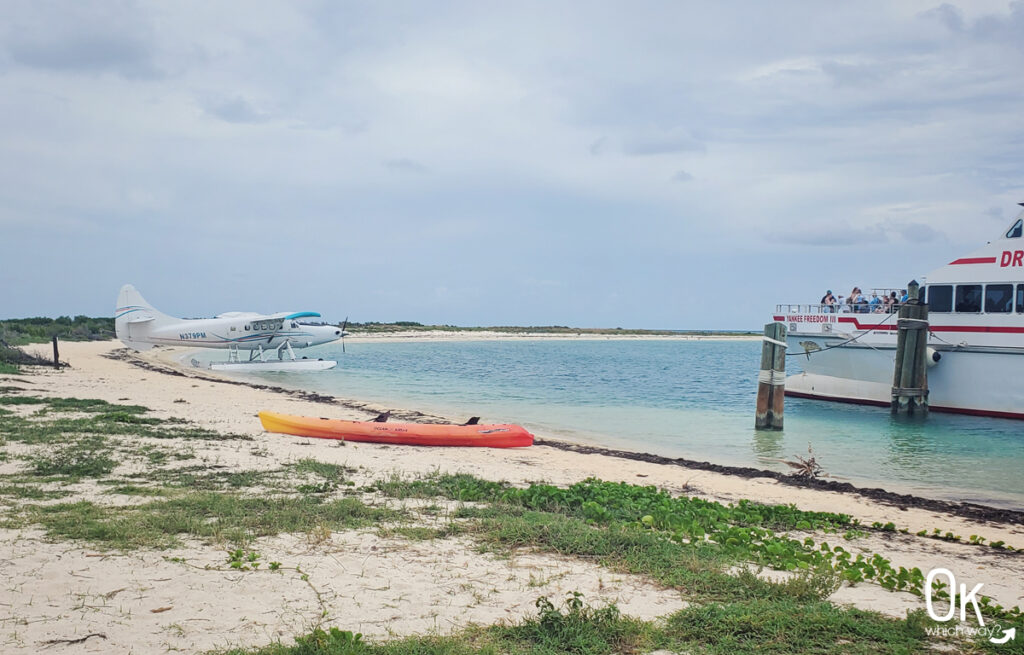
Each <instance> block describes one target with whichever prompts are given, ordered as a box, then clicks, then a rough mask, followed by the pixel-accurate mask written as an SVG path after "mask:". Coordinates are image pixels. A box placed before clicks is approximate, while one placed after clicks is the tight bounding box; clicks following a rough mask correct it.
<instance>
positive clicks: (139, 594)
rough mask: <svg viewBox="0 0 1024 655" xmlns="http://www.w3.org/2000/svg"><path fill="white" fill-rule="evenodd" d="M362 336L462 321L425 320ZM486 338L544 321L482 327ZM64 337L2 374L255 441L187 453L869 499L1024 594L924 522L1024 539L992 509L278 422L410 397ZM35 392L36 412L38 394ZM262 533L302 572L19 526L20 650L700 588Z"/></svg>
mask: <svg viewBox="0 0 1024 655" xmlns="http://www.w3.org/2000/svg"><path fill="white" fill-rule="evenodd" d="M361 338H365V339H383V338H389V339H445V338H460V337H457V336H451V335H448V336H446V335H437V334H435V335H423V334H415V333H410V334H408V335H406V334H392V335H388V336H387V337H361ZM473 338H529V337H519V336H517V337H499V336H497V335H491V336H481V335H480V333H474V335H473ZM622 338H631V337H629V336H624V337H622ZM680 338H698V339H699V338H701V337H680ZM736 338H750V337H736ZM755 338H756V337H755ZM354 339H355V337H353V340H354ZM61 353H62V358H63V359H64V360H66V361H67V362H68V363H69V364H70V367H69V368H65V369H62V370H59V371H58V370H52V369H38V370H31V371H29V372H28V374H26V375H10V376H0V385H3V386H5V387H10V388H12V389H11V391H10V392H11V393H15V394H26V395H35V396H40V397H48V398H54V397H73V398H97V399H102V400H105V401H108V402H111V403H121V404H137V405H143V406H145V407H147V408H149V409H150V410H152V412H151V414H152V415H153V416H155V417H158V418H162V419H172V418H173V419H187V420H188V421H191V422H192V423H194V424H195V425H197V426H200V427H202V428H205V429H208V430H215V431H217V432H220V433H225V434H235V435H244V436H245V437H247V438H248V439H251V440H244V441H242V440H222V441H216V440H202V441H189V442H186V441H185V440H173V439H163V440H155V439H153V440H150V439H141V441H153V442H154V444H155V443H156V442H157V441H159V446H160V447H161V448H170V449H181V450H187V451H188V453H189V457H190V459H189V460H187V461H184V462H183V463H182V465H185V464H189V463H195V462H202V463H204V464H206V465H209V466H215V467H217V470H218V471H221V472H232V471H260V470H271V469H278V468H279V467H281V466H282V464H287V463H294V462H297V461H300V460H303V459H306V458H313V459H316V460H318V461H322V462H327V463H333V464H339V465H343V466H344V467H345V469H346V471H351V473H350V474H349V476H350V478H351V480H352V483H353V484H354V485H355V487H356V488H361V487H362V486H363V485H367V484H370V483H372V482H373V481H374V480H380V479H382V478H387V477H389V476H397V477H414V476H418V475H425V474H431V473H435V472H450V473H469V474H473V475H475V476H479V477H481V478H484V479H487V480H505V481H508V482H510V483H513V484H517V485H522V484H527V483H530V482H538V481H543V482H548V483H551V484H555V485H567V484H571V483H574V482H578V481H580V480H583V479H586V478H589V477H597V478H600V479H603V480H608V481H622V482H628V483H632V484H643V485H655V486H657V487H660V488H664V489H666V490H670V491H672V492H673V493H676V494H686V495H691V496H697V497H701V498H705V499H708V500H715V501H720V502H726V503H728V502H735V501H738V500H740V499H752V500H756V501H758V502H761V503H769V504H793V505H796V506H797V507H799V508H800V509H803V510H811V511H823V512H840V513H845V514H849V515H851V516H853V517H856V518H857V519H859V520H860V521H861V523H862V524H863V525H871V524H872V523H874V522H879V523H883V524H884V523H888V522H893V523H895V524H896V526H897V527H898V528H902V529H906V530H907V531H908V532H909V534H902V533H899V532H896V533H893V532H879V531H868V532H867V534H866V535H864V536H862V537H860V538H857V539H854V540H852V541H850V542H849V544H848V546H847V547H848V548H849V549H850V550H852V551H854V552H858V551H860V552H865V553H879V554H882V555H884V556H885V557H888V558H889V559H890V560H891V561H892V562H893V564H894V565H901V566H907V567H911V566H914V567H920V568H921V569H922V570H928V569H931V568H934V567H940V566H941V567H944V568H947V569H949V570H951V571H954V572H955V573H956V574H957V575H958V576H963V579H964V580H968V579H969V580H972V581H974V582H983V583H984V584H985V589H984V593H985V594H987V595H990V596H991V597H992V598H993V599H995V600H996V601H998V602H999V603H1001V604H1002V605H1005V606H1019V605H1024V558H1022V557H1021V556H1019V555H1017V554H1016V553H1007V552H1004V551H999V550H995V549H991V548H988V547H979V546H975V545H971V544H967V543H962V542H961V543H954V542H947V541H942V540H937V539H931V538H925V537H918V536H914V533H916V532H918V531H921V530H924V531H927V532H928V533H931V532H932V531H933V530H935V529H939V530H940V531H941V532H943V533H945V532H952V533H954V534H957V535H963V536H964V538H965V540H966V537H967V536H968V535H981V536H984V538H985V539H987V540H988V542H994V541H1002V542H1005V543H1006V544H1008V545H1010V546H1013V547H1015V548H1024V527H1022V526H1021V525H1019V524H1014V523H1012V522H1011V523H1006V522H1003V523H992V522H982V521H978V520H973V519H970V518H965V517H961V516H956V515H954V514H952V513H949V512H942V511H934V510H930V509H927V510H926V509H920V508H915V507H912V506H903V507H900V506H897V505H895V504H892V503H884V502H877V501H874V500H872V499H870V498H867V497H864V496H862V495H857V494H850V493H838V492H832V491H823V490H818V489H810V488H801V487H795V486H790V485H788V484H783V483H780V481H779V480H777V479H774V478H770V477H754V478H749V477H746V478H745V477H739V476H735V475H727V474H722V473H716V472H713V471H702V470H693V469H689V468H686V467H685V466H678V465H666V464H659V463H650V462H643V461H635V460H630V459H623V458H619V457H610V456H607V455H603V454H595V453H590V454H588V453H578V452H572V451H568V450H565V449H562V448H555V447H548V446H544V445H535V446H533V447H531V448H528V449H513V450H492V449H458V450H454V449H421V448H413V447H402V446H380V445H373V444H354V443H346V444H339V443H337V442H328V441H322V440H312V439H304V438H300V437H291V436H285V435H277V434H268V433H265V432H264V431H263V430H262V429H261V427H260V423H259V421H258V419H257V418H256V413H257V411H259V410H271V411H277V412H284V413H290V414H301V415H314V416H330V417H333V418H349V419H358V420H365V419H367V418H368V417H371V416H373V415H374V414H375V413H377V412H378V411H381V410H383V409H393V408H382V407H374V406H369V405H366V404H365V403H361V402H359V401H358V399H341V398H339V399H324V398H310V397H303V395H302V394H298V393H285V392H282V391H281V390H275V389H269V388H265V387H264V388H260V386H261V385H249V384H245V383H239V382H238V381H237V380H230V379H226V378H221V377H218V376H217V375H215V374H211V373H210V372H207V371H200V370H197V369H191V368H187V367H183V366H180V365H179V364H178V363H177V362H178V360H179V359H180V357H181V355H182V352H180V351H173V350H170V349H161V350H156V351H152V352H150V353H143V354H137V353H130V352H128V351H125V350H123V348H122V346H121V344H120V343H119V342H90V343H64V344H62V345H61ZM16 409H17V411H18V412H19V415H26V416H27V415H28V412H29V411H30V410H31V409H32V408H31V406H26V407H18V408H16ZM399 415H401V412H396V416H399ZM413 418H416V417H413ZM484 419H485V420H486V417H484ZM0 420H4V419H3V417H0ZM537 436H538V437H539V438H541V439H542V440H543V439H544V435H537ZM33 448H35V447H33V446H30V445H26V444H20V443H19V444H15V443H9V444H7V445H6V451H7V453H8V457H6V458H5V459H4V460H3V461H2V462H0V473H3V474H6V475H13V474H17V473H19V472H20V471H22V470H24V467H25V462H24V460H22V459H19V456H22V455H26V454H30V453H31V452H33ZM146 470H147V469H146V464H145V462H138V461H133V462H124V463H122V464H120V465H119V467H118V469H116V470H115V474H125V473H130V472H143V473H144V472H145V471H146ZM71 491H72V495H71V496H70V497H66V498H63V499H61V500H60V501H50V500H43V501H39V502H40V503H41V504H47V503H53V502H65V503H67V502H74V501H76V500H88V501H91V502H93V503H97V504H104V505H112V506H113V505H116V506H122V505H129V504H131V503H135V502H144V501H145V499H142V498H139V497H134V496H133V497H128V496H125V495H118V494H116V493H110V492H109V488H104V487H103V486H102V485H99V484H97V483H96V482H94V481H88V480H84V481H80V482H77V483H76V484H74V485H73V487H72V489H71ZM364 497H365V498H370V496H368V495H367V494H364ZM4 502H5V503H6V504H7V505H9V507H7V508H6V509H5V511H12V510H11V507H10V505H12V503H11V502H9V501H4ZM374 502H383V501H374ZM434 504H435V505H438V507H437V508H436V509H435V510H433V511H435V513H437V516H438V518H437V519H436V520H437V521H441V520H442V519H444V518H446V517H449V516H450V513H451V512H452V511H453V508H454V507H455V505H456V504H454V503H445V502H440V503H434ZM424 520H426V521H427V524H428V525H429V524H430V520H429V519H424ZM251 548H252V550H253V551H254V552H255V551H258V552H259V554H260V558H261V560H260V561H262V562H271V561H274V562H281V563H282V570H281V571H278V572H274V573H272V572H271V571H269V570H267V567H263V568H262V569H260V570H239V569H234V568H230V567H229V566H227V565H226V564H225V561H226V559H225V551H226V545H225V544H217V543H207V542H203V541H199V540H189V541H188V542H187V543H185V544H183V545H180V546H176V547H172V548H168V549H155V548H153V549H137V550H133V551H130V552H121V551H118V550H116V549H99V548H96V547H95V546H93V545H90V544H87V543H81V542H79V541H71V540H62V539H55V538H53V537H50V536H47V535H46V534H45V533H44V532H43V531H42V530H40V529H36V528H34V527H21V528H7V529H0V575H3V577H4V578H5V580H6V583H5V585H4V587H3V590H2V591H0V608H2V609H0V612H2V617H0V649H2V650H3V652H4V653H35V652H38V650H39V649H40V647H41V644H44V643H45V642H47V641H48V640H54V639H77V638H81V637H86V636H87V635H90V634H102V635H103V638H100V637H92V638H88V639H86V640H85V641H83V642H81V643H79V644H77V645H76V646H75V647H74V648H75V652H102V653H129V652H137V653H138V652H158V651H161V652H162V651H168V650H175V651H179V652H190V653H191V652H202V651H204V650H208V649H211V648H222V647H227V646H237V645H243V646H248V645H259V644H266V643H269V642H272V641H276V640H281V641H290V640H291V638H292V637H294V636H296V635H299V634H303V633H305V632H308V631H309V630H310V629H311V628H312V627H314V626H317V625H324V626H326V625H337V626H339V627H341V628H343V629H348V630H354V631H359V632H362V633H363V634H364V635H367V636H368V637H375V638H387V637H389V636H394V635H408V634H426V633H431V632H435V633H440V634H447V633H449V632H451V631H452V630H455V629H458V628H460V627H462V626H465V625H468V624H470V623H475V624H481V625H488V624H493V623H495V622H497V621H501V620H509V619H516V618H519V617H523V616H526V615H528V614H531V613H533V612H534V606H533V603H534V600H535V599H536V598H537V597H538V596H540V595H547V596H550V597H564V595H565V594H566V593H567V592H569V591H572V590H579V591H582V592H583V593H584V594H585V595H586V597H587V598H588V599H589V600H593V601H598V600H604V601H615V602H616V603H618V605H619V607H620V609H621V610H622V611H623V613H625V614H628V615H630V616H636V617H641V618H656V617H660V616H665V615H666V614H669V613H671V612H673V611H675V610H677V609H679V608H681V607H684V606H686V604H687V603H688V598H687V596H686V594H685V593H681V592H680V591H679V590H675V589H666V588H664V587H663V586H661V585H658V584H655V583H654V582H653V581H651V580H648V579H646V578H645V577H644V576H640V575H628V574H624V573H621V572H615V571H611V570H608V569H606V568H603V567H602V566H600V565H599V564H598V563H596V562H593V561H585V560H581V559H574V558H569V557H561V556H554V555H550V554H545V553H537V552H523V553H519V554H516V555H515V556H513V557H511V558H508V559H505V558H501V557H498V556H496V555H495V554H493V553H486V552H480V550H479V549H478V548H477V547H476V546H475V545H474V544H473V543H472V540H471V539H470V538H469V537H467V536H464V535H463V536H460V535H456V536H451V537H447V538H443V539H435V540H431V541H414V540H409V539H407V538H403V537H402V536H401V535H399V534H386V533H381V532H380V531H379V530H374V529H372V528H362V529H354V530H347V531H333V532H327V533H324V532H323V531H320V532H318V533H316V534H312V533H296V534H281V535H278V536H274V537H263V538H259V539H258V540H257V542H256V543H255V544H254V545H252V546H251ZM766 574H767V573H766ZM831 600H832V602H834V603H839V604H851V605H854V606H856V607H860V608H863V609H870V610H873V611H877V612H881V613H883V614H887V615H891V616H896V617H903V616H905V615H906V612H907V611H908V610H916V609H921V608H923V606H924V603H923V601H922V600H921V599H920V598H918V597H916V596H913V595H911V594H908V593H900V592H891V591H887V590H885V589H883V588H881V587H880V586H878V585H876V584H870V583H860V584H857V585H855V586H851V585H849V584H846V583H844V584H843V586H842V587H841V588H840V589H839V590H838V591H836V592H835V594H833V595H832V597H831ZM55 652H56V651H55Z"/></svg>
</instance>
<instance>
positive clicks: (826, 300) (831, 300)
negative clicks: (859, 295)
mask: <svg viewBox="0 0 1024 655" xmlns="http://www.w3.org/2000/svg"><path fill="white" fill-rule="evenodd" d="M835 304H836V297H835V296H833V295H832V289H829V290H828V291H826V292H825V295H824V296H822V297H821V305H822V308H821V309H822V311H823V312H825V313H826V314H828V313H830V312H832V311H834V310H835Z"/></svg>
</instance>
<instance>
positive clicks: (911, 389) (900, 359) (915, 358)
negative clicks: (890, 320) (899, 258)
mask: <svg viewBox="0 0 1024 655" xmlns="http://www.w3.org/2000/svg"><path fill="white" fill-rule="evenodd" d="M919 295H920V286H919V285H918V283H917V282H916V281H911V282H910V284H908V285H907V302H906V303H904V304H903V306H901V307H900V310H899V311H900V313H899V318H898V319H897V323H898V325H899V334H898V336H897V338H896V365H895V368H894V370H893V376H892V405H891V407H892V413H893V414H905V415H907V416H927V415H928V373H927V365H926V362H925V358H926V357H927V349H928V305H926V304H924V303H923V302H921V299H920V298H919Z"/></svg>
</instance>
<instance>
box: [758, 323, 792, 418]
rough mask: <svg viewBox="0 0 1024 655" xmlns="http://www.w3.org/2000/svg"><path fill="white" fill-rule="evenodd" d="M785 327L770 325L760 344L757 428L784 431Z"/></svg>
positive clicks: (779, 324) (766, 326) (778, 324)
mask: <svg viewBox="0 0 1024 655" xmlns="http://www.w3.org/2000/svg"><path fill="white" fill-rule="evenodd" d="M785 392H786V326H785V325H783V324H782V323H768V324H767V325H765V326H764V340H763V342H762V343H761V372H760V374H759V375H758V376H757V411H756V414H755V415H754V427H755V428H756V429H758V430H781V429H782V414H783V410H784V407H785V401H786V393H785Z"/></svg>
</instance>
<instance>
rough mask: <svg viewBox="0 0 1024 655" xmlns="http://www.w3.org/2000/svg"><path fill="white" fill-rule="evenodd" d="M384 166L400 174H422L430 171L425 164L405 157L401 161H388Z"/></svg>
mask: <svg viewBox="0 0 1024 655" xmlns="http://www.w3.org/2000/svg"><path fill="white" fill-rule="evenodd" d="M384 166H385V167H387V168H388V169H389V170H392V171H398V172H400V173H417V174H422V173H426V172H428V170H429V169H427V167H426V166H424V165H423V164H421V163H419V162H417V161H413V160H412V159H407V158H404V157H403V158H401V159H388V160H386V161H385V162H384Z"/></svg>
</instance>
